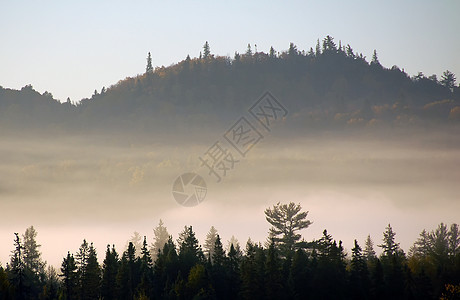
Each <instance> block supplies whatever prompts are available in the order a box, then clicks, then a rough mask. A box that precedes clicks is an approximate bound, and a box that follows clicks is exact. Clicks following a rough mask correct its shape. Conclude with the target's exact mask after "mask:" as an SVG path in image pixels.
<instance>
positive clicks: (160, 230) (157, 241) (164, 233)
mask: <svg viewBox="0 0 460 300" xmlns="http://www.w3.org/2000/svg"><path fill="white" fill-rule="evenodd" d="M153 235H154V237H153V238H154V242H153V243H152V248H151V249H152V251H151V257H152V258H153V259H154V260H155V259H156V258H157V255H158V251H159V250H162V249H163V247H164V245H165V244H166V243H167V242H168V239H169V233H168V230H167V229H166V227H165V226H164V223H163V221H162V220H161V219H160V222H159V223H158V226H157V227H155V228H154V229H153Z"/></svg>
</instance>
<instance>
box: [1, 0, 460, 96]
mask: <svg viewBox="0 0 460 300" xmlns="http://www.w3.org/2000/svg"><path fill="white" fill-rule="evenodd" d="M459 13H460V2H459V1H456V0H452V1H424V0H417V1H385V2H382V1H289V2H287V1H286V2H281V1H276V2H275V1H231V2H230V1H150V0H149V1H102V0H101V1H88V0H82V1H72V3H70V1H21V0H18V1H4V2H3V3H2V4H1V9H0V85H1V86H3V87H8V88H15V89H19V88H21V87H23V86H24V85H26V84H32V85H33V86H34V88H35V89H37V90H38V91H39V92H41V93H42V92H44V91H49V92H51V93H52V94H53V95H54V96H55V98H58V99H60V100H61V101H65V99H66V98H67V97H70V98H71V99H72V101H77V100H80V99H81V98H84V97H90V96H91V94H92V93H93V91H94V90H95V89H97V90H98V91H100V89H101V88H102V87H103V86H106V87H107V86H110V85H112V84H115V83H116V82H117V81H118V80H121V79H124V78H125V77H127V76H135V75H137V74H140V73H143V72H144V70H145V64H146V61H145V59H146V56H147V52H149V51H150V52H151V53H152V56H153V64H154V65H155V66H161V65H165V66H167V65H170V64H172V63H175V62H178V61H180V60H182V59H184V58H185V57H186V55H187V54H190V55H191V56H192V57H193V56H198V54H199V52H200V50H201V48H202V45H203V44H204V42H205V41H206V40H207V41H209V43H210V45H211V51H212V52H213V53H215V54H219V55H230V56H233V54H234V52H235V51H239V52H244V51H245V48H246V45H247V44H248V43H251V44H252V45H254V44H257V49H258V50H259V51H265V52H267V51H268V49H269V47H270V46H271V45H273V46H274V48H275V49H276V50H278V51H279V50H285V49H287V48H288V46H289V43H290V42H294V43H295V44H296V45H297V46H298V47H299V49H306V50H308V49H309V47H314V46H315V43H316V39H317V38H320V39H321V38H323V37H324V36H326V35H327V34H330V35H332V36H333V37H334V38H335V39H336V40H337V42H338V41H339V40H342V42H343V43H344V44H347V43H349V44H351V45H352V47H353V48H354V49H355V50H356V51H359V52H362V53H363V54H364V55H366V56H367V57H368V58H370V57H371V55H372V51H373V49H377V51H378V53H379V56H380V61H381V63H382V64H383V65H385V66H387V67H391V66H392V65H398V66H399V67H400V68H404V69H405V70H406V72H408V73H409V74H410V75H413V74H416V73H417V72H418V71H423V72H424V73H425V74H426V75H431V74H437V75H438V77H439V76H440V75H441V74H442V72H443V71H445V70H446V69H449V70H451V71H452V72H454V73H455V74H457V76H460V59H459V58H458V53H460V39H459V38H458V35H459V29H460V18H458V14H459Z"/></svg>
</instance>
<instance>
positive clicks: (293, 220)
mask: <svg viewBox="0 0 460 300" xmlns="http://www.w3.org/2000/svg"><path fill="white" fill-rule="evenodd" d="M264 212H265V217H266V221H267V222H268V223H269V225H270V229H269V232H268V237H267V239H266V241H265V242H263V243H260V242H254V241H252V240H251V239H249V240H248V241H247V242H246V245H245V247H244V248H242V247H241V246H240V244H239V243H238V241H237V240H236V239H235V238H233V237H232V239H231V240H230V241H228V245H227V247H225V246H224V245H223V241H222V240H221V238H220V236H219V234H218V232H217V230H216V229H215V228H214V227H211V229H210V230H209V232H208V233H207V235H206V240H205V242H204V243H203V244H200V243H199V241H198V239H197V238H196V234H195V232H194V230H193V227H192V226H185V227H184V229H183V231H182V232H180V233H179V236H178V239H177V240H176V241H175V240H174V239H173V237H172V236H171V235H170V234H169V233H168V231H167V228H166V227H165V226H164V223H163V222H162V221H161V220H160V222H159V224H158V226H157V227H155V228H154V230H153V231H154V236H153V239H152V242H151V243H148V242H147V237H145V236H144V238H143V239H142V238H141V237H140V236H137V237H136V236H135V237H133V238H132V239H131V240H130V241H129V243H128V244H127V247H126V249H124V250H123V251H122V252H118V251H117V250H116V249H115V246H113V245H112V246H111V245H107V249H105V255H104V259H103V261H102V262H99V261H98V256H97V249H95V247H94V246H93V244H92V243H91V242H88V241H86V240H83V242H82V244H81V246H80V248H79V249H78V250H77V251H76V252H71V251H69V252H68V253H67V255H66V256H65V257H63V259H62V265H61V267H60V269H58V270H56V269H55V268H54V267H53V266H48V267H47V266H46V262H44V261H43V260H42V258H41V252H40V245H39V244H38V241H37V231H36V230H35V229H34V227H33V226H31V227H29V228H27V229H26V231H25V233H24V234H23V235H22V236H21V235H19V234H18V233H15V234H14V240H13V243H12V244H13V250H12V251H11V260H10V262H9V263H7V264H6V265H5V266H0V299H459V297H460V232H459V227H458V225H457V224H452V225H450V226H448V225H447V224H443V223H441V224H439V226H438V227H437V228H434V229H433V230H431V231H427V230H423V231H422V232H421V233H420V236H419V238H418V239H417V240H416V241H415V242H414V243H413V246H412V247H411V248H410V249H409V251H408V252H407V253H406V252H405V251H404V250H403V249H401V247H400V245H399V243H398V242H397V238H396V231H395V230H394V229H393V228H392V226H391V225H390V224H388V226H387V227H386V228H385V229H384V231H383V235H382V238H381V239H379V240H380V242H379V243H378V244H377V245H374V241H373V240H372V238H371V237H370V236H368V237H367V239H366V240H365V241H363V242H362V243H361V245H362V246H361V245H360V242H358V241H357V240H355V241H354V247H353V248H352V249H351V252H350V253H348V252H346V251H345V249H344V247H343V246H342V241H340V240H338V241H337V240H336V239H334V238H333V236H332V235H331V234H330V233H329V232H328V231H327V230H326V229H325V230H324V232H323V235H322V237H321V238H319V239H317V240H312V241H306V240H304V239H303V238H302V234H301V231H302V230H304V229H307V228H308V227H309V226H310V225H311V221H309V220H308V218H307V217H308V211H304V210H303V209H302V207H301V206H300V204H296V203H293V202H290V203H286V204H282V203H277V204H276V205H273V206H272V207H269V208H267V209H266V210H265V211H264ZM376 247H378V248H379V249H380V252H381V253H380V254H379V255H378V254H377V251H376Z"/></svg>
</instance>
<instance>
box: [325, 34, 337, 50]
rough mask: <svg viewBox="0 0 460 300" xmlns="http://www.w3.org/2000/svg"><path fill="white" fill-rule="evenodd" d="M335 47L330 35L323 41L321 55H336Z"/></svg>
mask: <svg viewBox="0 0 460 300" xmlns="http://www.w3.org/2000/svg"><path fill="white" fill-rule="evenodd" d="M336 52H337V45H336V44H335V42H334V38H333V37H331V36H330V35H328V36H326V37H325V38H324V39H323V53H336Z"/></svg>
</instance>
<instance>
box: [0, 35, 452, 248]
mask: <svg viewBox="0 0 460 300" xmlns="http://www.w3.org/2000/svg"><path fill="white" fill-rule="evenodd" d="M338 44H339V45H336V42H335V40H334V38H333V37H332V36H330V35H328V36H326V37H324V38H322V39H318V40H317V44H316V46H315V45H312V46H313V47H311V48H310V50H309V51H307V52H305V51H302V50H301V49H298V48H297V47H296V46H295V45H294V44H292V45H291V44H289V48H287V49H285V50H284V51H283V50H280V51H279V52H278V51H275V49H274V48H273V47H271V48H269V49H267V53H264V52H263V51H261V49H260V48H259V49H255V47H253V46H254V45H251V44H248V47H247V49H246V51H245V52H244V54H239V53H235V56H234V57H232V58H230V57H226V56H214V55H212V54H211V51H210V45H209V42H206V43H204V45H203V49H201V50H202V51H201V53H202V55H201V56H200V58H204V59H205V60H203V59H198V58H197V57H191V58H190V57H188V58H187V59H185V61H182V62H179V63H177V64H173V65H171V66H168V67H161V68H158V69H157V70H156V71H155V76H153V74H152V73H153V72H154V69H153V66H152V62H151V61H152V55H151V53H148V55H147V65H146V69H145V73H144V74H142V75H139V76H135V77H132V78H131V77H130V78H126V79H124V80H121V81H119V82H118V83H117V84H115V85H113V86H111V87H109V88H108V89H102V90H96V91H95V93H94V94H93V96H92V97H90V98H91V99H83V100H81V102H79V103H78V101H77V102H75V103H77V104H72V103H70V102H69V103H66V104H61V103H60V102H59V101H56V100H55V99H53V98H52V95H51V94H50V93H43V95H41V94H40V93H38V92H36V91H35V90H34V89H33V88H32V86H30V85H28V86H25V87H24V88H23V89H21V90H20V91H15V90H10V89H6V88H0V98H1V99H2V102H1V104H0V105H1V110H0V123H1V124H0V125H1V126H2V128H7V129H8V128H10V127H11V128H35V129H37V128H44V130H46V129H50V128H51V129H54V128H60V129H61V130H63V131H64V132H67V131H66V130H67V129H71V130H77V131H78V130H87V129H88V128H94V129H97V130H105V129H107V130H112V129H113V128H114V127H113V125H114V124H119V125H121V124H122V126H123V128H125V129H126V130H139V129H140V128H143V130H146V131H151V130H159V128H162V127H161V126H158V125H159V124H161V125H163V126H165V127H164V128H178V127H181V128H186V127H187V126H178V127H174V126H167V125H165V124H166V123H168V122H172V121H171V120H172V118H170V117H169V114H170V113H171V111H173V110H174V111H175V112H176V113H180V114H185V112H186V114H187V117H186V118H180V119H181V120H189V119H193V120H201V118H195V117H193V118H191V117H190V116H193V115H198V114H202V113H203V112H204V113H206V114H216V115H217V116H219V117H220V114H223V111H222V110H218V108H219V107H220V104H222V103H227V104H226V105H229V107H233V108H236V107H241V106H243V105H245V102H244V101H243V100H242V99H243V98H244V96H245V95H249V94H258V93H260V89H261V87H264V86H265V87H270V89H271V90H272V91H273V92H274V93H276V94H277V95H279V97H280V98H283V99H286V100H289V101H291V99H292V107H293V109H295V110H298V111H299V113H300V114H301V116H299V118H296V121H295V122H294V121H291V123H290V124H293V125H292V126H297V127H300V126H309V125H315V128H318V130H321V129H322V128H326V127H327V128H329V127H330V126H333V127H343V126H358V125H359V126H368V125H369V126H374V125H375V124H379V126H382V125H390V126H391V125H394V124H398V126H399V125H404V124H409V123H411V124H412V123H413V122H416V123H417V124H421V123H424V122H428V124H431V123H432V121H433V120H435V121H436V122H439V121H444V122H446V123H447V122H449V123H452V121H457V120H458V118H457V117H453V116H456V115H457V114H450V111H451V110H452V109H454V108H455V107H456V106H459V105H458V103H459V102H458V101H460V100H459V99H460V98H459V97H460V93H459V89H458V88H457V87H458V84H457V82H456V78H455V75H454V74H453V73H452V72H450V71H449V72H448V71H446V72H444V74H443V75H442V78H441V76H433V75H431V76H429V77H428V76H425V75H422V74H419V75H420V76H419V75H416V76H413V77H412V78H411V77H409V76H408V75H407V74H406V73H405V72H404V71H403V70H401V68H399V67H397V66H394V67H384V66H383V65H381V62H380V61H379V58H378V57H377V51H374V53H373V55H372V53H370V54H371V55H372V58H371V59H370V61H368V59H367V58H366V56H364V55H363V54H362V53H358V52H356V51H355V50H354V49H353V48H352V47H351V46H350V45H349V44H346V43H342V42H339V43H338ZM342 45H346V46H345V47H343V46H342ZM254 49H255V50H254ZM208 58H212V59H208ZM293 58H294V59H293ZM255 62H256V63H255ZM376 66H379V67H376ZM146 74H152V76H153V77H152V76H148V75H146ZM153 78H155V80H152V79H153ZM401 94H404V95H405V96H404V97H405V100H404V101H405V103H404V108H405V109H404V111H401V105H399V104H401V103H402V101H400V100H401V99H399V98H398V97H399V96H398V95H401ZM184 95H187V96H186V97H184ZM128 99H130V100H132V101H129V100H128ZM166 99H168V100H166ZM215 99H221V100H220V101H219V102H215ZM300 99H306V100H300ZM365 99H368V100H369V111H376V112H378V113H376V114H373V115H368V116H366V117H362V116H360V115H359V113H360V112H359V111H360V110H361V109H362V103H363V102H364V101H365ZM440 99H449V100H452V101H453V102H452V103H450V104H444V105H442V108H440V109H430V108H428V109H426V108H425V106H426V105H428V104H430V103H433V102H435V101H438V100H440ZM63 100H65V99H63ZM73 100H74V101H75V99H73ZM176 106H177V107H179V106H180V107H181V109H175V108H177V107H176ZM158 108H161V109H158ZM166 108H167V109H166ZM312 109H314V110H315V117H309V116H308V114H309V113H306V112H307V111H309V112H311V111H312ZM166 111H167V112H168V113H165V112H166ZM332 111H334V113H333V114H331V112H332ZM456 111H458V109H456V110H454V112H456ZM152 113H153V116H154V117H153V118H152ZM235 113H236V110H235V109H233V110H232V109H229V110H226V112H225V115H226V117H229V115H230V114H235ZM212 119H213V118H212ZM217 119H219V118H217ZM297 120H298V121H297ZM300 120H302V121H300ZM306 122H307V123H306ZM108 124H112V125H110V126H109V125H108ZM37 125H41V126H37ZM168 125H169V123H168ZM316 125H317V126H316ZM363 246H364V245H363ZM136 249H140V247H136Z"/></svg>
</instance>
